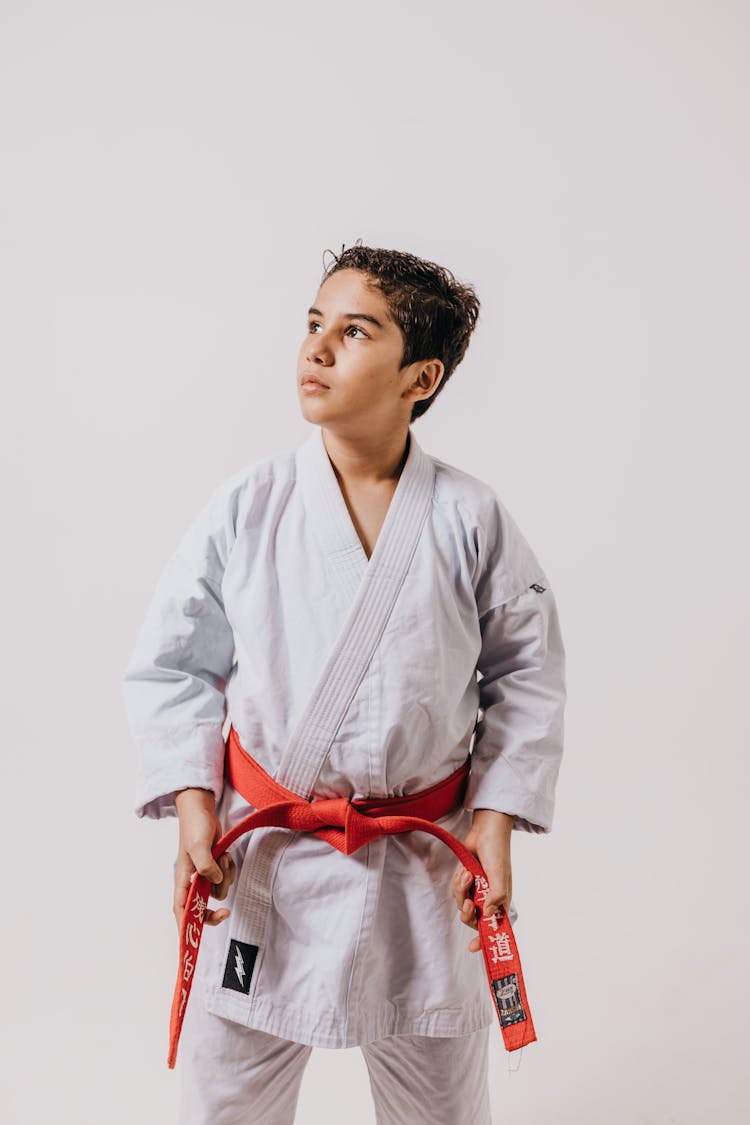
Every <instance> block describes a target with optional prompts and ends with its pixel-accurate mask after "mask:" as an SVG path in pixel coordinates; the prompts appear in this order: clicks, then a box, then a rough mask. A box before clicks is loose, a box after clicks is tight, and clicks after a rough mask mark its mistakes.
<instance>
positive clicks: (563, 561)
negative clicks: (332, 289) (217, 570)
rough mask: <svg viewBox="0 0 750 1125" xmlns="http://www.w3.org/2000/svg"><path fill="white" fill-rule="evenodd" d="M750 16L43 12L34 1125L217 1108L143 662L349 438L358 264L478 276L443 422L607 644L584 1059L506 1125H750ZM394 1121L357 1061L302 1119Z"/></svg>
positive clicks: (593, 782)
mask: <svg viewBox="0 0 750 1125" xmlns="http://www.w3.org/2000/svg"><path fill="white" fill-rule="evenodd" d="M749 31H750V15H749V10H748V7H747V5H745V4H742V3H740V2H737V3H729V2H716V0H712V2H711V3H709V2H704V3H695V2H690V0H687V2H685V0H682V2H677V0H674V2H664V0H648V2H646V0H623V2H618V3H608V2H606V0H604V2H603V0H589V2H570V3H561V2H555V0H547V2H543V3H535V2H530V3H525V4H509V3H497V2H493V3H490V2H489V0H481V2H475V3H468V4H463V5H462V4H458V3H456V0H452V2H450V3H448V2H445V0H418V2H411V3H410V2H408V0H406V2H405V0H402V2H401V3H398V4H397V3H395V2H394V0H383V2H382V3H380V4H377V5H374V6H363V5H353V4H351V3H344V2H333V3H326V2H324V0H321V3H318V4H303V3H301V2H300V3H295V4H290V3H284V2H281V3H277V4H274V5H270V4H265V5H260V4H253V3H251V2H249V0H248V2H245V3H239V2H237V0H216V2H215V3H196V2H194V0H190V2H185V0H182V2H180V3H176V2H175V3H169V4H167V3H160V2H157V0H149V2H148V3H145V2H144V0H129V2H128V3H106V2H104V3H102V2H94V0H92V2H89V3H80V2H68V3H64V4H60V3H53V2H52V0H48V2H46V3H40V2H34V0H25V2H24V3H22V4H12V3H11V2H10V0H4V2H3V3H2V4H1V5H0V142H1V151H0V160H1V161H2V170H1V174H0V297H1V300H0V317H1V318H2V331H1V333H0V341H1V343H0V346H1V348H2V354H1V356H0V360H1V363H2V411H1V417H2V422H1V423H0V424H1V426H2V430H1V433H0V439H1V440H0V458H1V462H0V464H1V467H2V474H1V476H2V486H3V491H2V506H3V509H2V510H3V544H2V563H3V586H2V591H3V606H2V639H3V644H2V661H3V666H2V676H3V687H4V692H3V711H2V713H3V754H2V769H3V815H2V827H3V842H4V847H3V861H4V862H3V874H4V881H5V896H4V899H5V907H4V913H5V924H4V926H3V936H2V951H3V961H4V970H5V972H4V973H3V978H4V983H3V991H4V993H5V997H4V1006H3V1013H4V1014H3V1021H2V1034H3V1042H2V1044H0V1057H1V1058H2V1067H3V1089H2V1119H3V1121H4V1122H8V1123H9V1125H10V1123H13V1125H16V1123H18V1125H20V1123H23V1125H27V1123H37V1122H38V1123H42V1122H43V1123H46V1122H53V1121H54V1122H63V1123H65V1125H68V1123H70V1125H124V1123H126V1122H128V1123H129V1122H132V1121H135V1120H137V1121H139V1122H142V1123H144V1125H150V1123H160V1125H161V1123H168V1122H170V1121H173V1120H174V1117H175V1113H176V1105H177V1098H178V1084H179V1074H178V1072H173V1071H169V1070H168V1069H167V1066H166V1050H167V1031H168V1016H169V1006H170V1002H171V996H172V989H173V986H174V978H175V974H176V968H177V966H176V953H177V945H176V940H177V935H176V929H175V924H174V919H173V916H172V913H171V896H172V862H173V859H174V855H175V849H176V842H177V823H176V821H174V820H172V821H165V822H147V821H141V820H138V819H137V818H136V817H135V815H134V813H133V789H134V765H135V755H134V749H133V746H132V745H131V743H130V740H129V736H128V732H127V728H126V720H125V715H124V709H123V705H122V698H121V676H122V673H123V670H124V667H125V664H126V661H127V659H128V657H129V654H130V651H131V648H132V646H133V644H134V641H135V636H136V632H137V629H138V627H139V625H140V622H141V619H142V617H143V615H144V613H145V609H146V605H147V602H148V599H149V597H150V594H151V591H152V589H153V586H154V583H155V580H156V577H157V574H158V572H159V570H160V568H161V566H162V565H163V563H164V561H165V560H166V558H167V556H168V555H169V553H170V552H171V550H172V549H173V547H174V546H175V545H176V542H177V540H178V538H179V537H180V536H181V535H182V533H183V531H184V529H185V528H186V526H187V524H188V522H189V521H191V520H192V519H193V517H194V516H195V515H196V514H197V512H198V511H199V509H200V508H201V506H202V505H203V503H204V502H205V500H206V498H207V497H208V495H209V493H210V491H211V490H212V489H213V488H214V487H215V486H216V485H217V484H218V483H219V482H220V481H221V480H223V479H224V478H225V477H226V476H227V475H229V474H230V473H231V472H234V471H235V470H236V469H238V468H240V467H241V466H243V465H245V464H248V463H251V462H252V461H254V460H256V459H257V458H259V457H261V456H264V455H265V454H266V453H268V452H271V451H274V450H277V449H282V448H287V447H291V446H296V445H297V444H299V443H300V442H301V441H302V440H304V439H305V438H306V436H307V434H308V433H309V432H310V427H309V425H308V424H307V423H306V422H305V421H304V420H303V419H302V417H301V414H300V412H299V408H298V401H297V392H296V387H295V359H296V354H297V349H298V346H299V343H300V340H301V338H302V335H303V333H304V332H305V330H306V326H305V320H306V310H307V307H308V305H309V304H310V303H311V301H312V298H313V296H314V294H315V292H316V291H317V287H318V284H319V282H320V278H321V274H322V269H323V253H324V251H325V250H326V249H327V248H328V249H331V250H333V251H335V252H338V251H340V249H341V247H342V245H343V244H346V245H351V244H352V243H353V242H354V241H355V240H356V239H357V238H362V239H363V241H364V242H365V243H366V244H370V245H374V246H384V247H391V248H398V249H403V250H409V251H411V252H413V253H416V254H419V255H421V256H423V257H426V258H430V259H432V260H435V261H438V262H440V263H442V264H444V265H447V266H448V267H449V268H450V269H452V270H453V272H454V273H455V274H456V275H457V276H458V277H459V278H460V279H461V280H464V281H470V282H472V283H473V284H474V285H475V286H476V288H477V291H478V294H479V296H480V299H481V302H482V312H481V316H480V322H479V325H478V327H477V330H476V332H475V334H474V337H473V340H472V342H471V345H470V348H469V351H468V353H467V356H466V359H465V360H464V362H463V364H462V365H461V366H460V367H459V368H458V370H457V371H456V373H455V375H454V376H453V378H452V380H451V383H450V384H449V385H448V386H447V387H446V389H445V392H444V393H443V394H441V396H440V397H439V398H438V400H437V401H436V403H435V405H434V407H433V408H432V409H431V410H430V411H429V412H428V414H427V415H426V416H425V418H424V419H421V420H418V421H417V422H416V423H415V424H414V432H415V434H416V436H417V438H418V440H419V441H420V443H421V444H422V446H423V448H424V449H425V450H426V451H428V452H429V453H431V454H433V455H434V456H437V457H440V458H442V459H443V460H445V461H448V462H450V463H452V464H455V465H458V466H460V467H461V468H464V469H466V470H467V471H469V472H472V473H474V474H475V475H477V476H479V477H481V478H482V479H484V480H486V481H487V482H489V483H491V484H492V486H493V487H494V488H495V489H496V490H497V492H498V494H499V495H500V496H501V497H502V498H503V500H504V502H505V503H506V505H507V506H508V507H509V509H510V511H511V512H512V514H513V515H514V517H515V518H516V520H517V521H518V523H519V525H520V526H521V528H522V530H523V531H524V533H525V535H526V536H527V538H528V539H529V541H530V542H531V544H532V545H533V547H534V549H535V551H536V553H537V554H538V556H539V558H540V561H541V562H542V565H543V566H544V568H545V570H546V572H547V573H548V576H549V577H550V580H551V582H552V583H553V585H554V589H555V593H556V597H557V599H558V606H559V610H560V615H561V623H562V627H563V633H564V640H565V643H566V650H567V655H568V690H569V701H568V708H567V712H566V751H565V758H564V762H563V767H562V770H561V773H560V781H559V786H558V794H557V807H556V812H555V822H554V826H553V829H552V832H551V833H550V834H549V835H546V836H543V837H540V836H524V835H523V834H521V833H517V834H515V836H514V842H513V875H514V898H515V900H516V902H517V905H518V908H519V912H520V917H519V922H518V925H517V928H516V936H517V938H518V941H519V947H520V950H521V956H522V959H523V964H524V972H525V976H526V981H527V986H528V993H529V999H530V1003H531V1005H532V1010H533V1013H534V1017H535V1022H536V1026H537V1033H538V1037H539V1038H538V1042H537V1043H535V1044H532V1045H530V1046H528V1047H527V1048H525V1049H524V1051H523V1052H522V1057H521V1058H520V1059H519V1058H518V1057H517V1056H516V1054H513V1055H507V1054H506V1052H505V1051H504V1049H503V1045H502V1037H501V1034H500V1028H499V1025H495V1026H493V1028H492V1034H491V1046H490V1081H491V1090H492V1099H493V1107H494V1108H493V1119H494V1121H496V1122H497V1123H498V1125H499V1123H501V1122H506V1121H511V1120H512V1121H513V1123H514V1125H600V1123H601V1122H607V1123H608V1125H705V1123H707V1122H711V1125H714V1123H718V1125H735V1123H739V1122H741V1121H743V1122H744V1121H746V1120H747V1114H748V1112H749V1099H748V1079H747V1065H746V1061H745V1060H746V1057H747V1050H748V1037H747V1018H748V1017H747V1013H748V999H749V997H748V969H747V932H748V924H749V923H750V918H749V917H748V915H749V913H750V912H749V910H748V895H747V885H748V879H747V860H748V850H747V844H748V813H749V810H748V781H749V777H748V758H749V756H750V755H749V750H750V741H749V739H748V733H749V732H748V725H749V724H748V710H749V709H748V695H749V690H750V687H749V675H748V673H749V668H748V661H747V657H746V648H747V646H746V637H747V633H748V626H749V625H750V621H749V620H748V618H749V614H748V604H749V599H748V575H749V573H750V558H749V557H748V556H749V552H748V531H747V521H748V473H747V460H746V445H747V437H746V431H747V418H748V412H747V411H748V395H747V381H748V374H749V369H748V347H747V336H748V322H747V316H748V296H749V295H750V294H749V289H750V285H749V279H748V253H749V251H750V238H749V231H748V206H747V204H748V198H750V182H749V180H750V177H749V176H748V165H749V163H750V161H749V155H750V154H749V144H748V136H749V133H748V124H749V122H748V116H749V115H748V106H749V99H748V93H749V89H748V87H749V83H748V67H747V58H748V32H749ZM446 893H447V892H446ZM471 936H472V935H471V933H470V931H469V930H468V929H467V931H466V940H467V944H468V942H469V940H470V939H471ZM467 956H470V954H469V953H468V952H467ZM178 1066H179V1063H178ZM354 1120H356V1121H357V1122H358V1123H359V1125H370V1123H372V1122H374V1113H373V1111H372V1104H371V1096H370V1091H369V1084H368V1080H367V1073H366V1069H365V1066H364V1062H363V1060H362V1056H361V1053H360V1052H359V1050H358V1049H357V1048H353V1049H351V1050H346V1051H331V1050H323V1049H317V1050H315V1051H314V1052H313V1055H312V1057H311V1060H310V1064H309V1067H308V1070H307V1072H306V1074H305V1078H304V1082H303V1087H302V1092H301V1096H300V1104H299V1113H298V1122H299V1123H300V1125H323V1123H325V1125H347V1123H350V1122H352V1121H354ZM415 1125H418V1123H415ZM457 1125H471V1123H470V1122H467V1123H463V1122H462V1123H457Z"/></svg>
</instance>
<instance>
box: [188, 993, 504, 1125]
mask: <svg viewBox="0 0 750 1125" xmlns="http://www.w3.org/2000/svg"><path fill="white" fill-rule="evenodd" d="M201 999H202V998H201V996H200V993H198V995H197V996H193V997H192V1000H193V1003H192V1004H189V1005H188V1010H187V1012H186V1013H185V1022H184V1025H183V1028H182V1033H181V1037H180V1052H179V1061H180V1066H181V1075H182V1085H181V1100H180V1113H179V1118H178V1125H293V1122H294V1115H295V1110H296V1108H297V1101H298V1098H299V1092H300V1086H301V1084H302V1075H303V1073H304V1070H305V1066H306V1065H307V1062H308V1059H309V1058H310V1054H311V1052H312V1050H313V1048H312V1047H310V1046H308V1045H307V1044H304V1043H293V1042H291V1041H290V1040H288V1039H280V1038H278V1037H277V1036H275V1035H269V1034H268V1033H267V1032H265V1031H258V1030H256V1029H255V1028H250V1027H243V1026H242V1024H238V1023H235V1022H234V1020H227V1019H224V1018H223V1017H222V1016H216V1015H214V1014H213V1013H211V1012H207V1011H206V1010H205V1008H204V1006H203V1005H202V1003H201ZM489 1031H490V1029H489V1027H484V1028H480V1030H479V1031H475V1032H473V1033H472V1034H470V1035H462V1036H459V1037H457V1038H446V1039H434V1038H431V1037H427V1036H421V1035H391V1036H388V1037H387V1038H384V1039H376V1040H374V1041H372V1042H370V1043H365V1044H363V1045H362V1046H361V1047H360V1050H361V1051H362V1053H363V1055H364V1059H365V1062H366V1064H367V1069H368V1072H369V1075H370V1089H371V1091H372V1097H373V1101H374V1105H375V1118H376V1121H377V1125H492V1118H491V1116H490V1096H489V1085H488V1077H487V1075H488V1045H489ZM331 1097H332V1098H333V1097H335V1092H334V1091H331ZM356 1117H357V1114H356V1110H355V1109H353V1110H352V1120H353V1121H354V1120H356Z"/></svg>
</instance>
